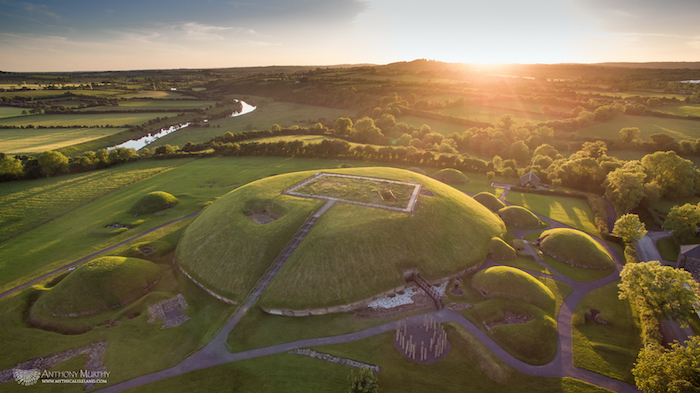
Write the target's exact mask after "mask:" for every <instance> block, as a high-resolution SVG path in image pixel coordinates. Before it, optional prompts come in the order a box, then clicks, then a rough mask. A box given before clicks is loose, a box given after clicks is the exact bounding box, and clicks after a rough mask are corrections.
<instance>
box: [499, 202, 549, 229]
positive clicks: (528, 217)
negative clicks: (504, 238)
mask: <svg viewBox="0 0 700 393" xmlns="http://www.w3.org/2000/svg"><path fill="white" fill-rule="evenodd" d="M498 215H499V216H500V217H501V218H502V219H503V222H505V223H506V224H508V225H514V226H516V227H520V228H523V227H525V228H527V227H534V226H537V225H542V222H540V219H539V218H538V217H537V216H536V215H534V214H532V212H531V211H529V210H527V209H526V208H524V207H522V206H506V207H504V208H501V209H500V210H498Z"/></svg>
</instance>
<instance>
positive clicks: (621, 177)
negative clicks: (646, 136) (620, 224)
mask: <svg viewBox="0 0 700 393" xmlns="http://www.w3.org/2000/svg"><path fill="white" fill-rule="evenodd" d="M646 177H647V175H646V173H644V168H643V167H642V165H641V163H640V162H639V161H630V162H628V163H626V164H625V165H624V166H623V167H621V168H617V169H615V170H614V171H612V172H610V173H608V174H607V176H605V182H604V183H603V186H605V198H607V200H608V201H609V202H610V203H612V205H613V206H614V207H615V211H616V212H617V213H618V214H624V213H628V212H630V211H632V210H633V209H635V208H636V207H637V206H639V204H640V203H641V202H642V200H643V199H644V198H645V197H646V195H647V194H646V190H645V188H644V180H645V179H646Z"/></svg>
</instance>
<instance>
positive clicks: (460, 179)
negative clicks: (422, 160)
mask: <svg viewBox="0 0 700 393" xmlns="http://www.w3.org/2000/svg"><path fill="white" fill-rule="evenodd" d="M433 179H437V180H440V181H441V182H443V183H447V184H464V183H469V178H468V177H467V176H466V175H465V174H464V173H462V172H460V171H458V170H456V169H453V168H447V169H442V170H439V171H437V172H435V174H433Z"/></svg>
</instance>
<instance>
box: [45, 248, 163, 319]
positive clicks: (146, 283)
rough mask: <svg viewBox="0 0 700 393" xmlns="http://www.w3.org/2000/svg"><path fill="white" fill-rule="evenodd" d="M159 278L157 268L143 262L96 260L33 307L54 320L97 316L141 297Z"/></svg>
mask: <svg viewBox="0 0 700 393" xmlns="http://www.w3.org/2000/svg"><path fill="white" fill-rule="evenodd" d="M160 276H161V273H160V268H158V266H157V265H156V264H154V263H152V262H149V261H146V260H143V259H137V258H126V257H102V258H97V259H94V260H92V261H89V262H87V263H85V264H84V265H82V266H80V267H79V268H77V269H75V270H74V271H73V272H72V273H70V274H69V275H68V276H66V278H64V279H63V280H61V281H60V282H59V283H58V284H56V286H55V287H53V288H51V289H50V290H49V291H47V292H45V293H43V294H42V295H41V296H40V297H39V299H38V300H37V301H36V303H35V304H34V306H33V307H40V308H42V309H43V311H45V312H47V313H48V314H49V315H52V316H55V317H78V316H86V315H94V314H99V313H100V312H103V311H107V310H109V309H112V308H116V307H120V306H123V305H126V304H128V303H131V302H133V301H134V300H137V299H139V298H140V297H142V296H144V295H145V294H146V293H147V292H148V290H149V289H150V288H151V287H152V286H153V285H154V284H156V283H157V282H158V280H159V279H160Z"/></svg>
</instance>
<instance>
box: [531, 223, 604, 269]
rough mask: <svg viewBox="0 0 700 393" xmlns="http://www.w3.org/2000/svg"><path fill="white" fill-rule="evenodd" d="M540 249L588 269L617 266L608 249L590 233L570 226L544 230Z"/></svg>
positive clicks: (565, 261)
mask: <svg viewBox="0 0 700 393" xmlns="http://www.w3.org/2000/svg"><path fill="white" fill-rule="evenodd" d="M539 241H540V249H541V250H542V252H544V253H545V254H547V255H549V256H550V257H552V258H554V259H556V260H558V261H560V262H564V263H568V264H569V265H572V266H578V267H584V268H588V269H599V270H603V269H612V268H614V267H615V263H614V262H613V259H612V257H611V256H610V254H609V253H608V251H607V250H606V249H605V248H604V247H603V246H602V245H600V243H598V242H597V241H595V240H594V239H593V238H592V237H591V236H590V235H588V234H585V233H583V232H581V231H577V230H575V229H569V228H556V229H550V230H548V231H544V232H542V235H540V238H539Z"/></svg>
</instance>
